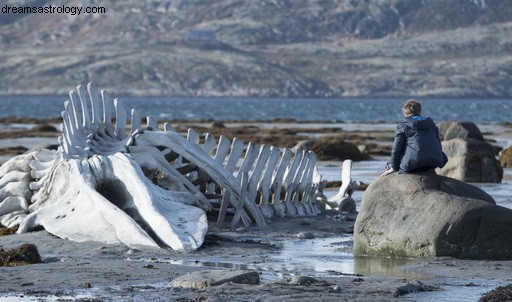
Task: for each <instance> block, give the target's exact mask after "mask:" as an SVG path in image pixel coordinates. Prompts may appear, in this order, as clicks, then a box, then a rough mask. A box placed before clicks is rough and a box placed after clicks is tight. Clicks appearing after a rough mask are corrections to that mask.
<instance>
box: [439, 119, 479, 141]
mask: <svg viewBox="0 0 512 302" xmlns="http://www.w3.org/2000/svg"><path fill="white" fill-rule="evenodd" d="M437 127H438V129H439V136H440V137H441V140H443V141H444V140H450V139H454V138H462V139H468V138H473V139H476V140H479V141H483V140H484V137H483V135H482V132H480V129H478V127H477V125H476V124H475V123H473V122H458V121H442V122H440V123H439V124H438V125H437Z"/></svg>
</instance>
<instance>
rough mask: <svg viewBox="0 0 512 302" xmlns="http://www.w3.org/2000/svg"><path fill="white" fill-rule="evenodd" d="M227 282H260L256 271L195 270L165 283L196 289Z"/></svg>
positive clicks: (252, 283)
mask: <svg viewBox="0 0 512 302" xmlns="http://www.w3.org/2000/svg"><path fill="white" fill-rule="evenodd" d="M228 282H230V283H237V284H251V285H258V284H260V276H259V274H258V273H257V272H255V271H248V270H236V271H227V270H211V271H197V272H193V273H189V274H186V275H183V276H180V277H177V278H175V279H174V280H172V281H171V282H170V283H169V284H168V285H167V287H182V288H196V289H197V288H205V287H210V286H217V285H221V284H224V283H228Z"/></svg>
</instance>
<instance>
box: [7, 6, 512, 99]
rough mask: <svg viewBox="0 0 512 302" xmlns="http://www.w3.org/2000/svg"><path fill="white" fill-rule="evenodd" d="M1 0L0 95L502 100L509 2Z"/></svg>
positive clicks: (506, 94) (511, 58) (511, 45)
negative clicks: (89, 91) (87, 90)
mask: <svg viewBox="0 0 512 302" xmlns="http://www.w3.org/2000/svg"><path fill="white" fill-rule="evenodd" d="M1 5H2V7H1V9H2V14H1V15H0V94H61V93H66V92H67V91H68V90H69V89H71V88H73V87H74V86H76V85H77V84H79V83H84V82H88V81H94V82H95V83H97V84H98V86H99V87H100V88H104V89H107V90H109V92H111V93H112V94H113V95H165V96H252V97H256V96H258V97H388V96H389V97H391V96H393V97H404V98H405V97H411V96H416V97H502V98H510V97H512V52H511V51H510V50H511V49H512V35H511V34H510V33H511V32H512V1H510V0H360V1H356V0H310V1H306V0H254V1H252V0H251V1H247V0H216V1H207V0H160V1H159V0H151V1H135V0H126V1H113V0H110V1H108V0H103V1H98V0H96V1H93V0H88V1H79V0H71V1H48V0H25V1H21V0H7V1H2V3H1ZM72 7H76V8H81V9H82V11H81V13H80V15H78V14H74V15H73V14H72V13H73V11H72ZM13 8H15V9H16V11H13ZM19 8H30V10H29V11H24V13H18V10H19ZM52 8H53V13H45V10H46V12H51V10H50V9H52ZM86 8H87V9H88V10H90V9H94V10H96V11H97V13H85V9H86ZM59 9H60V10H59ZM102 9H103V10H104V11H102ZM39 10H40V11H39ZM59 11H60V12H61V13H59ZM64 11H68V13H64Z"/></svg>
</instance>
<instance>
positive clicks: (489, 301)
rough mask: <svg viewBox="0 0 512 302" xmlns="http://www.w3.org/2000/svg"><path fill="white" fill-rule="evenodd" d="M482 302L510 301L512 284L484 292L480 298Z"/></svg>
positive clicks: (511, 298) (511, 299)
mask: <svg viewBox="0 0 512 302" xmlns="http://www.w3.org/2000/svg"><path fill="white" fill-rule="evenodd" d="M480 301H482V302H498V301H512V284H508V285H505V286H499V287H497V288H495V289H493V290H492V291H490V292H488V293H486V294H484V295H483V296H482V298H480Z"/></svg>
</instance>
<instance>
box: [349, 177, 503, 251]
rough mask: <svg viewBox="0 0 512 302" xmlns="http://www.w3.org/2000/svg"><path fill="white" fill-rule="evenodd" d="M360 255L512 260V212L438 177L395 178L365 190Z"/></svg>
mask: <svg viewBox="0 0 512 302" xmlns="http://www.w3.org/2000/svg"><path fill="white" fill-rule="evenodd" d="M354 249H355V254H356V255H382V256H395V257H428V256H451V257H456V258H466V259H493V260H494V259H495V260H499V259H502V260H504V259H508V260H510V259H512V210H511V209H508V208H505V207H502V206H498V205H496V204H495V201H494V199H493V198H492V197H491V196H490V195H488V194H487V193H485V192H484V191H482V190H481V189H479V188H477V187H475V186H473V185H470V184H467V183H464V182H462V181H459V180H456V179H452V178H448V177H444V176H440V175H436V174H434V173H430V174H428V173H421V174H392V175H388V176H385V177H380V178H378V179H376V180H375V181H373V182H372V184H371V185H370V186H369V187H368V189H367V190H366V192H365V194H364V196H363V201H362V204H361V209H360V211H359V215H358V216H357V219H356V223H355V228H354Z"/></svg>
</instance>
